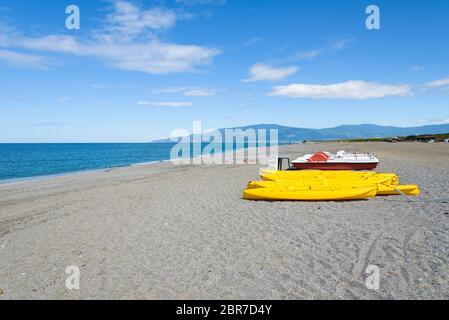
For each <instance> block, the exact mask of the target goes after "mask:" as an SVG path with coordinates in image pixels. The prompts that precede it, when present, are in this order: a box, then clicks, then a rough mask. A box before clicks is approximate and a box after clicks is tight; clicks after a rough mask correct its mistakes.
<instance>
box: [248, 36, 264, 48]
mask: <svg viewBox="0 0 449 320" xmlns="http://www.w3.org/2000/svg"><path fill="white" fill-rule="evenodd" d="M263 41H264V40H263V39H262V38H258V37H254V38H251V39H249V40H248V41H246V42H245V46H246V47H250V46H254V45H256V44H258V43H261V42H263Z"/></svg>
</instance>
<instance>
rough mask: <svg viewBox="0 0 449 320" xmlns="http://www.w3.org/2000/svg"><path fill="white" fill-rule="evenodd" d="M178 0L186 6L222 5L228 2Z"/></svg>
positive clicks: (218, 0) (223, 0)
mask: <svg viewBox="0 0 449 320" xmlns="http://www.w3.org/2000/svg"><path fill="white" fill-rule="evenodd" d="M176 2H177V3H180V4H183V5H186V6H196V5H212V6H221V5H224V4H225V3H226V0H176Z"/></svg>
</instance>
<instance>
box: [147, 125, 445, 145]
mask: <svg viewBox="0 0 449 320" xmlns="http://www.w3.org/2000/svg"><path fill="white" fill-rule="evenodd" d="M227 129H242V130H247V129H255V130H257V129H266V130H267V134H268V132H269V130H270V129H277V130H278V140H279V142H280V143H290V142H292V143H295V142H299V141H303V140H307V141H323V140H343V139H364V138H387V137H396V136H410V135H422V134H439V133H449V124H439V125H426V126H420V127H406V128H403V127H393V126H379V125H375V124H360V125H342V126H338V127H334V128H325V129H307V128H294V127H285V126H280V125H276V124H256V125H251V126H245V127H236V128H227ZM218 130H219V131H220V132H224V130H225V129H218ZM152 142H153V143H160V142H171V141H170V139H162V140H155V141H152Z"/></svg>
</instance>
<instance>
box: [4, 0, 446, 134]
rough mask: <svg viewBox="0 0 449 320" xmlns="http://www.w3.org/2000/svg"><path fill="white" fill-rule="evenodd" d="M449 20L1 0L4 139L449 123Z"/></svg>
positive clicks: (424, 10) (405, 6) (217, 0)
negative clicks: (71, 8)
mask: <svg viewBox="0 0 449 320" xmlns="http://www.w3.org/2000/svg"><path fill="white" fill-rule="evenodd" d="M71 4H75V5H77V6H78V7H79V9H80V21H81V28H80V30H67V29H66V26H65V21H66V18H67V15H66V13H65V10H66V7H67V6H68V5H71ZM370 4H375V5H377V6H378V7H379V9H380V21H381V29H380V30H368V29H367V28H366V27H365V20H366V18H367V17H368V15H367V14H366V13H365V9H366V7H367V6H368V5H370ZM448 21H449V2H448V1H446V0H442V1H407V2H405V1H369V2H368V1H353V0H342V1H325V0H322V1H299V0H298V1H293V0H292V1H233V0H227V1H225V0H190V1H189V0H173V1H162V0H159V1H142V0H140V1H132V0H127V1H124V0H120V1H119V0H117V1H113V0H111V1H82V0H74V1H61V0H59V1H41V2H38V1H32V0H14V1H5V0H0V79H1V87H0V142H144V141H149V140H152V139H156V138H161V137H167V136H169V135H170V133H171V131H172V130H174V129H176V128H186V129H190V130H191V126H192V121H194V120H201V121H202V123H203V127H204V129H207V128H222V127H233V126H242V125H249V124H256V123H276V124H281V125H289V126H296V127H309V128H323V127H332V126H336V125H340V124H361V123H376V124H383V125H397V126H416V125H423V124H438V123H449V105H448V98H449V59H448V57H449V41H448V34H449V22H448Z"/></svg>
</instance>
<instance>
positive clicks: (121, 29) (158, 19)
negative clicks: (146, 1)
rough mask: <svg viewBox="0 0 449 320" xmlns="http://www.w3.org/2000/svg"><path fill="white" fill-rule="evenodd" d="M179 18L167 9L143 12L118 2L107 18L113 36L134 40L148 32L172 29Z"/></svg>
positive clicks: (126, 3)
mask: <svg viewBox="0 0 449 320" xmlns="http://www.w3.org/2000/svg"><path fill="white" fill-rule="evenodd" d="M178 18H179V17H178V16H177V15H176V14H175V13H174V12H173V11H172V10H168V9H165V8H159V7H156V8H153V9H150V10H143V9H140V8H138V7H136V6H135V5H133V4H131V3H129V2H126V1H122V0H118V1H115V2H114V11H113V12H112V13H111V14H109V15H108V16H107V21H108V28H109V30H110V33H111V34H116V33H118V34H120V35H122V36H129V37H130V38H133V37H135V36H137V35H140V34H141V33H142V32H144V31H147V30H163V29H168V28H170V27H172V26H173V25H174V24H175V22H176V20H177V19H178Z"/></svg>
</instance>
